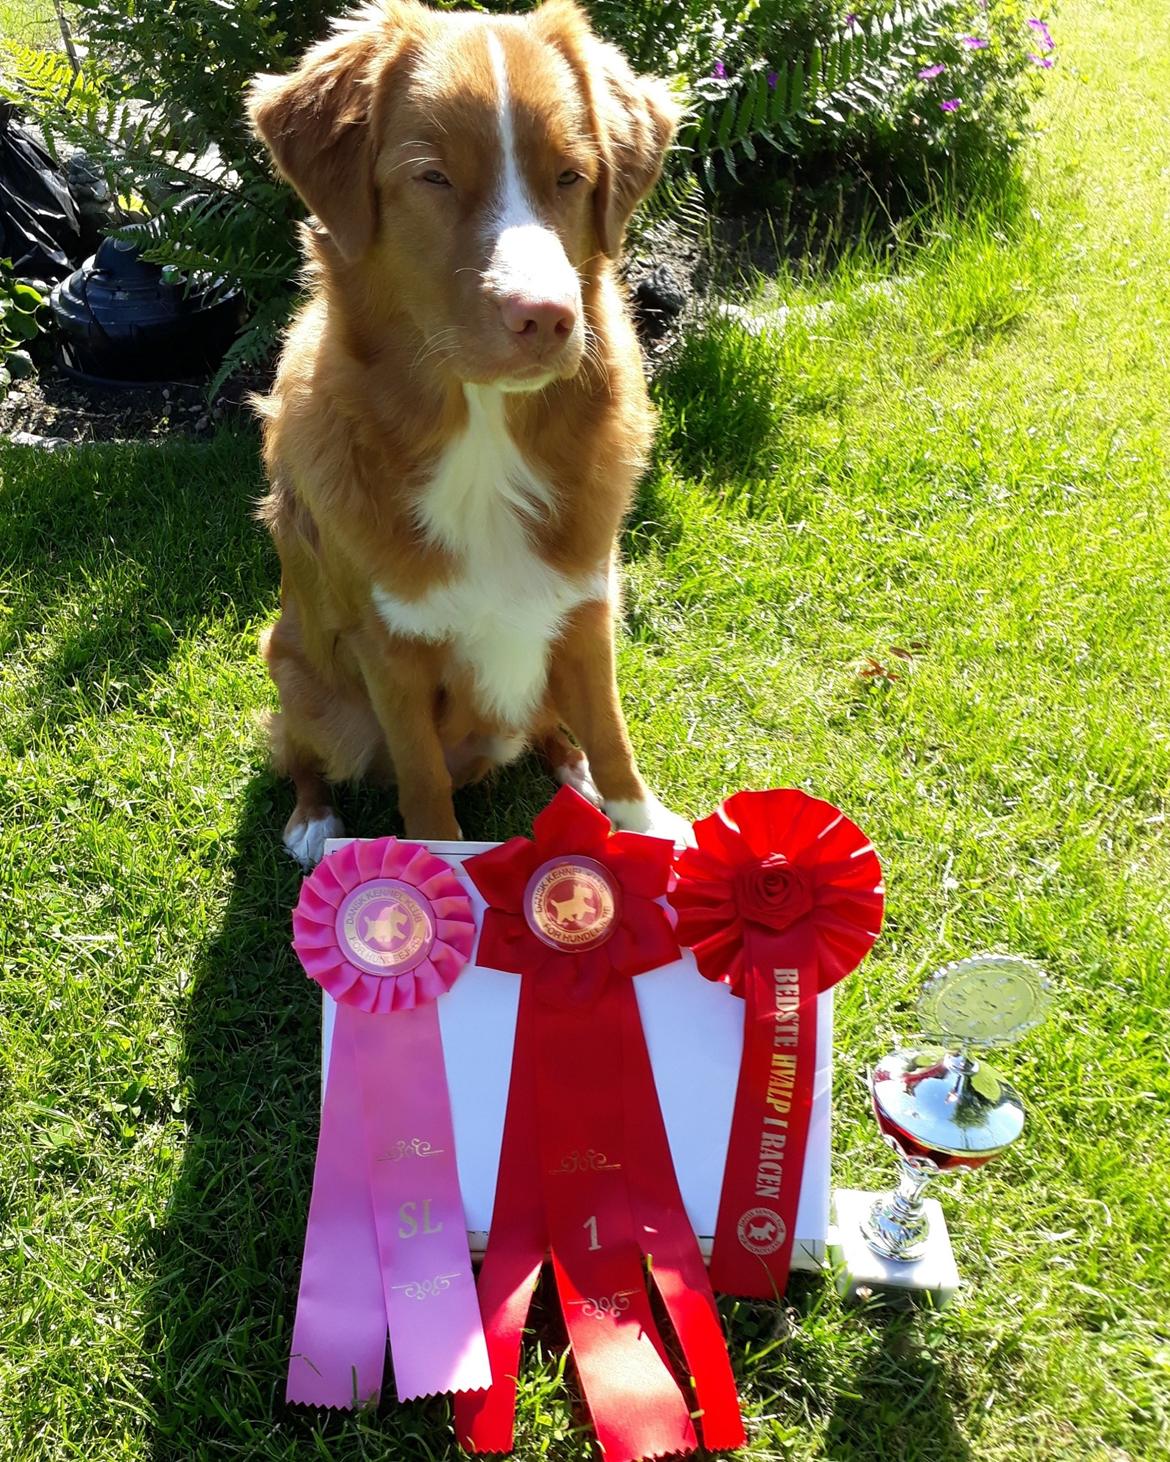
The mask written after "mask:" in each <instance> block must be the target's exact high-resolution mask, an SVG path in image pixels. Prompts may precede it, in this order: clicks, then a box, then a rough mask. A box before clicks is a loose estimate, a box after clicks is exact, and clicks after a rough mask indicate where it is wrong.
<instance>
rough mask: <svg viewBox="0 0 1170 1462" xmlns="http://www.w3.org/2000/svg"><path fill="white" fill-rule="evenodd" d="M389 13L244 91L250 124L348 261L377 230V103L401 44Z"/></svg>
mask: <svg viewBox="0 0 1170 1462" xmlns="http://www.w3.org/2000/svg"><path fill="white" fill-rule="evenodd" d="M390 11H391V7H389V6H387V7H385V10H384V12H383V15H382V16H379V17H377V18H371V19H370V20H365V19H363V20H361V21H359V22H357V23H355V24H354V25H352V26H349V27H345V28H343V29H340V30H339V31H338V32H337V33H336V34H334V35H332V36H330V37H329V39H328V40H325V41H322V42H321V43H320V44H319V45H317V46H314V47H313V49H312V50H311V51H309V52H308V54H307V55H306V56H305V57H304V59H303V60H302V61H301V64H300V65H299V66H298V67H297V69H296V70H295V71H293V72H291V73H290V74H289V75H287V76H258V77H257V78H256V79H255V80H254V81H253V82H252V85H251V87H250V88H249V91H248V115H249V117H250V118H251V121H252V126H253V127H254V128H255V129H256V132H257V133H258V134H259V136H260V137H261V139H262V140H263V141H264V143H265V145H266V146H267V148H268V150H269V152H271V154H272V156H273V159H274V160H275V162H276V166H277V168H278V170H279V171H280V173H281V174H282V175H283V176H284V177H285V178H286V179H287V180H288V181H289V182H290V183H291V184H292V186H293V187H294V188H295V189H296V190H297V192H298V193H299V194H300V195H301V197H302V198H303V199H304V201H305V203H306V204H307V206H308V207H309V209H310V210H311V211H312V212H313V213H315V214H316V215H317V218H318V219H319V220H320V222H321V223H322V225H323V226H324V227H325V228H326V229H327V230H328V232H329V236H330V237H331V238H332V240H333V242H334V243H335V244H336V245H337V247H338V249H340V251H341V253H342V255H343V256H344V257H345V258H347V259H356V258H358V257H359V256H360V255H361V254H363V253H364V252H365V251H366V250H367V249H368V248H369V247H370V245H371V244H372V243H373V241H374V236H375V234H376V233H377V228H378V211H377V197H376V193H375V188H374V161H375V156H376V152H377V146H376V140H375V136H374V126H373V112H374V103H375V99H376V97H377V94H378V90H379V87H380V86H381V84H382V82H383V80H384V78H385V77H386V74H387V72H388V70H389V68H390V67H391V66H392V65H393V63H394V61H395V59H396V58H397V57H398V56H399V55H400V54H401V52H402V49H403V44H404V43H403V39H402V34H401V31H400V30H399V29H397V28H394V27H392V25H391V13H390Z"/></svg>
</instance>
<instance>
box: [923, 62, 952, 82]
mask: <svg viewBox="0 0 1170 1462" xmlns="http://www.w3.org/2000/svg"><path fill="white" fill-rule="evenodd" d="M946 69H947V66H946V62H945V61H936V62H935V63H934V65H933V66H924V67H923V68H922V70H921V71H920V72H919V73H918V79H919V81H933V80H934V78H935V77H936V76H941V75H942V74H943V72H944V71H945V70H946Z"/></svg>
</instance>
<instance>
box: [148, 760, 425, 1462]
mask: <svg viewBox="0 0 1170 1462" xmlns="http://www.w3.org/2000/svg"><path fill="white" fill-rule="evenodd" d="M283 805H284V793H283V790H282V789H281V788H280V786H279V784H278V783H277V782H276V780H275V779H274V778H273V777H271V776H270V775H268V774H262V775H258V776H256V777H254V778H253V779H252V781H251V782H250V783H249V784H248V786H247V788H246V790H245V791H244V793H243V796H242V799H241V802H240V815H239V821H238V824H237V831H236V837H235V847H234V854H233V859H232V864H231V870H230V879H231V890H230V895H229V898H228V902H227V906H226V908H225V911H224V914H223V918H222V921H221V923H220V925H219V928H218V930H217V932H216V934H215V935H214V937H213V938H212V939H211V940H210V942H209V943H208V945H207V947H206V948H205V949H204V951H203V953H202V955H201V957H200V960H199V962H198V966H197V970H196V973H195V975H194V983H193V987H192V989H191V991H190V994H189V997H188V1002H187V1008H186V1012H185V1015H184V1018H183V1028H182V1032H181V1039H182V1056H181V1066H182V1075H183V1078H184V1085H185V1088H186V1090H187V1092H188V1093H189V1106H188V1110H187V1118H188V1135H187V1141H186V1150H185V1153H184V1159H183V1167H182V1172H181V1176H180V1178H179V1180H178V1183H177V1185H176V1187H175V1189H174V1192H173V1194H172V1197H171V1201H170V1204H169V1207H168V1211H167V1216H166V1221H165V1223H164V1224H163V1226H162V1227H161V1228H160V1229H159V1230H158V1231H157V1232H156V1233H155V1234H154V1235H153V1236H152V1237H151V1241H150V1242H151V1247H152V1249H153V1254H154V1270H155V1278H154V1281H153V1284H152V1286H151V1289H150V1291H149V1294H148V1297H147V1307H148V1312H149V1317H148V1322H147V1332H148V1340H147V1344H148V1347H149V1350H150V1352H151V1354H152V1356H153V1358H154V1362H153V1375H154V1389H153V1394H151V1395H150V1396H149V1397H148V1405H149V1414H150V1415H151V1416H152V1418H153V1420H154V1428H153V1432H152V1434H151V1438H150V1444H149V1455H150V1456H151V1457H153V1458H156V1459H158V1462H174V1459H178V1458H180V1457H181V1458H184V1459H186V1458H195V1457H204V1456H207V1457H213V1456H227V1455H232V1456H246V1457H249V1458H259V1457H263V1458H292V1457H297V1456H329V1457H331V1458H348V1457H355V1458H356V1457H364V1456H367V1455H370V1454H371V1453H372V1452H374V1451H376V1453H377V1455H381V1456H386V1455H393V1456H406V1455H410V1456H412V1457H418V1458H419V1459H420V1462H421V1459H424V1458H429V1457H435V1458H438V1457H445V1456H446V1455H447V1450H446V1444H447V1441H448V1440H449V1438H450V1430H449V1425H448V1421H447V1403H446V1401H444V1400H435V1401H427V1402H422V1403H419V1404H417V1405H412V1406H410V1407H409V1408H404V1409H402V1410H401V1411H399V1410H397V1409H394V1408H391V1409H390V1410H389V1411H388V1413H387V1414H385V1415H383V1416H381V1417H375V1416H372V1415H370V1416H350V1415H348V1414H344V1413H333V1412H322V1413H315V1412H305V1411H300V1410H297V1409H292V1408H286V1406H285V1404H284V1399H283V1398H284V1373H285V1366H286V1364H287V1360H288V1345H289V1337H290V1333H291V1325H292V1317H293V1311H294V1307H295V1302H296V1293H297V1279H298V1274H299V1268H300V1255H301V1246H302V1243H303V1239H304V1228H305V1214H306V1210H307V1205H308V1195H309V1188H310V1184H311V1180H312V1169H313V1156H314V1152H315V1147H316V1138H317V1127H318V1095H319V1086H318V1083H319V1076H318V1073H319V1069H320V1066H319V1059H318V1050H319V1039H320V1005H319V1000H318V997H317V990H316V987H315V986H314V985H312V984H311V983H310V982H309V981H308V980H307V979H305V977H304V975H303V974H302V972H301V970H300V968H299V966H298V965H297V963H296V961H295V958H294V956H293V954H292V950H291V948H290V944H289V939H290V923H289V911H290V909H291V908H292V905H293V903H294V902H295V900H296V897H297V894H298V891H299V886H300V875H299V872H298V871H297V869H296V868H295V866H294V865H293V863H292V862H291V861H290V860H289V859H288V857H287V856H286V855H285V853H284V851H283V849H282V848H281V847H280V842H279V836H278V829H279V825H280V818H281V815H282V808H283ZM396 1443H397V1444H398V1447H399V1448H401V1450H398V1449H396V1448H395V1444H396ZM387 1448H389V1449H390V1451H389V1452H387ZM408 1449H409V1451H408Z"/></svg>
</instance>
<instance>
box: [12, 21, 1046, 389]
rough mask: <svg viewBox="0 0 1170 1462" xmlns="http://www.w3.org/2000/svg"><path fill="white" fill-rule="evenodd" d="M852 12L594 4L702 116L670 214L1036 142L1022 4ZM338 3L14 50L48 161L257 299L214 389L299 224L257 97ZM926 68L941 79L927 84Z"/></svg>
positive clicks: (954, 162) (183, 256)
mask: <svg viewBox="0 0 1170 1462" xmlns="http://www.w3.org/2000/svg"><path fill="white" fill-rule="evenodd" d="M439 3H440V4H441V5H442V6H443V8H457V7H456V5H455V4H454V0H439ZM472 3H473V4H474V3H475V0H472ZM853 3H856V4H858V5H859V6H860V7H861V8H860V9H859V11H858V13H857V14H855V15H853V14H842V12H841V10H840V8H839V6H838V5H837V4H835V3H832V0H705V3H701V0H593V3H592V4H591V5H590V6H589V9H590V11H591V14H592V16H593V19H594V23H595V25H596V26H597V28H598V30H599V31H600V32H601V33H603V34H605V35H607V36H608V37H610V38H611V39H612V40H614V41H615V42H616V43H617V44H618V45H620V46H621V47H622V48H623V49H624V50H625V52H626V53H627V55H629V57H630V59H631V61H632V62H633V63H634V65H635V66H637V67H638V68H640V69H643V70H647V71H656V72H658V73H660V74H667V75H671V76H673V77H674V78H675V79H676V81H677V84H678V86H679V89H680V90H681V91H684V92H686V94H687V95H688V96H689V98H690V99H691V102H692V105H691V108H690V111H689V114H688V118H687V121H686V122H685V124H684V126H683V129H682V133H681V135H680V139H679V146H678V148H677V150H676V152H675V153H674V155H673V158H672V162H671V166H670V167H669V168H668V170H667V176H666V178H665V180H664V184H663V187H662V189H661V190H660V193H659V198H658V202H657V211H658V212H659V213H661V212H662V211H663V210H664V209H665V210H666V211H678V210H681V209H684V208H687V207H688V206H690V204H691V203H692V202H693V201H694V196H695V193H696V188H697V183H696V179H698V180H701V183H702V185H703V187H704V188H705V189H706V190H707V191H708V192H709V193H716V194H719V195H720V196H721V197H722V198H723V199H724V200H725V201H728V200H730V201H735V200H736V199H737V198H738V199H739V200H741V201H747V202H749V203H750V204H752V205H753V206H756V207H759V206H767V205H771V204H774V203H776V202H777V201H778V200H782V199H783V197H784V196H785V190H789V191H791V189H792V188H793V180H794V179H796V178H799V179H800V180H801V181H802V182H806V181H807V180H808V179H809V178H810V177H812V178H814V179H821V180H823V179H824V178H826V177H832V178H838V177H840V176H841V174H842V170H843V169H844V170H845V171H846V172H848V171H849V170H850V169H851V170H852V171H853V173H854V175H856V176H859V177H860V176H865V177H866V178H867V179H871V178H873V177H875V176H877V177H879V179H880V178H881V177H882V176H885V177H888V178H890V179H892V180H894V181H895V182H904V181H905V180H906V179H911V178H913V179H917V178H922V179H925V180H928V181H929V179H930V178H932V177H933V176H935V175H936V174H938V173H939V172H941V171H942V170H944V169H951V170H954V169H962V168H972V169H973V168H974V167H975V166H977V165H978V164H979V163H980V161H981V160H986V159H987V158H997V159H1000V158H1003V157H1004V156H1007V155H1008V154H1010V151H1011V149H1012V147H1013V146H1014V145H1015V142H1016V141H1018V139H1019V137H1020V136H1021V135H1022V134H1023V130H1024V120H1025V116H1026V111H1027V104H1028V96H1029V85H1028V84H1026V83H1029V82H1030V81H1031V80H1032V78H1034V77H1035V76H1036V75H1038V74H1039V70H1040V68H1041V67H1043V66H1046V65H1048V64H1050V63H1051V56H1050V55H1049V54H1048V46H1049V39H1048V38H1047V31H1044V34H1043V36H1041V35H1040V34H1039V33H1038V32H1037V31H1036V30H1035V29H1034V28H1033V29H1032V30H1031V31H1029V28H1028V24H1026V22H1028V21H1029V18H1028V17H1027V16H1026V15H1025V14H1024V12H1023V10H1022V9H1021V5H1022V0H988V3H987V8H986V9H984V8H983V5H982V4H981V0H872V3H870V4H868V5H864V4H863V0H853ZM337 8H338V3H337V0H231V3H228V0H167V3H166V4H165V5H163V4H143V3H142V0H75V4H74V6H73V12H74V16H75V24H76V27H77V30H78V32H79V34H80V36H81V38H82V39H83V40H84V42H85V45H86V48H87V52H86V54H87V60H86V66H85V70H84V72H83V74H82V75H81V76H80V77H77V76H75V75H74V73H73V70H72V68H71V67H70V66H69V65H68V63H67V61H66V60H65V58H64V57H63V56H61V55H59V54H56V53H51V52H50V53H46V52H37V51H32V50H29V49H27V48H21V47H19V46H10V47H8V71H9V73H10V75H11V76H12V77H13V78H14V85H15V88H16V90H18V91H19V92H20V93H21V94H22V95H23V96H24V98H25V99H26V101H28V102H29V103H30V104H31V106H32V107H33V110H34V111H35V112H36V113H37V115H38V117H39V118H40V120H41V122H42V124H43V125H44V127H45V130H46V133H47V135H48V137H49V140H50V144H51V145H54V144H56V143H59V142H68V143H72V144H75V145H78V146H81V147H84V148H85V150H86V151H87V152H88V153H89V154H90V156H91V157H92V158H93V159H94V160H95V161H97V162H98V163H99V164H100V165H101V167H102V168H103V170H104V171H105V173H106V176H107V181H108V183H109V185H110V189H111V193H112V195H113V196H114V197H115V198H116V199H118V200H119V201H120V202H121V204H122V206H123V208H124V209H126V210H131V211H139V212H141V211H145V212H147V213H149V215H150V216H151V218H152V239H151V245H150V248H149V249H148V254H149V255H150V256H151V257H153V258H155V259H157V260H159V261H160V262H163V263H170V264H174V265H177V266H179V267H180V268H182V269H184V270H187V271H200V272H203V273H206V274H210V275H212V276H225V277H226V278H228V279H230V280H231V281H232V282H235V283H238V284H240V285H241V286H242V287H243V288H244V290H245V291H246V294H247V296H248V300H249V303H250V306H251V310H252V326H251V329H250V330H249V331H248V333H247V334H245V336H244V337H243V338H242V339H241V340H240V341H239V342H238V343H237V345H236V346H235V347H234V348H233V351H232V352H231V354H230V356H229V358H228V360H227V362H226V363H225V371H224V372H222V373H221V376H222V374H225V373H226V372H227V371H230V370H232V369H234V368H236V367H238V366H240V365H242V364H245V363H248V362H249V361H252V360H256V359H259V358H260V357H262V356H263V355H264V354H265V353H266V352H267V351H268V350H269V348H270V347H271V344H272V342H273V340H274V339H275V336H276V334H277V332H278V330H279V328H280V325H281V323H282V321H283V319H284V318H285V316H286V314H287V309H288V301H289V298H290V294H291V289H292V282H293V280H294V279H295V277H296V272H297V257H296V247H295V228H294V225H295V223H296V221H297V219H299V217H300V216H301V211H302V210H301V207H300V204H299V202H298V201H297V199H296V197H295V195H294V194H293V193H292V191H291V190H290V189H288V188H286V187H285V186H283V185H282V184H279V183H277V182H276V180H275V179H274V178H273V176H272V172H271V169H270V167H269V164H268V161H267V159H266V157H265V156H264V154H263V151H262V149H261V148H260V146H259V144H258V143H257V142H256V140H255V138H253V137H252V135H251V133H250V132H249V130H248V127H247V125H246V122H245V118H244V113H243V94H244V90H245V88H246V86H247V83H248V81H249V80H250V78H251V77H252V76H254V75H255V74H256V73H257V72H261V71H275V70H281V69H284V68H287V67H288V66H290V65H292V64H293V63H294V62H295V61H296V59H297V57H298V56H299V55H300V54H301V53H302V52H303V51H304V49H305V48H306V47H307V46H308V45H309V44H310V43H311V42H312V41H313V40H315V39H317V38H318V37H319V36H320V35H321V34H323V33H324V31H325V29H326V28H327V25H328V19H329V16H330V15H331V14H332V13H333V12H334V11H335V10H336V9H337ZM463 8H465V7H463ZM476 8H479V9H486V10H493V11H516V10H526V9H529V8H531V6H530V5H529V4H527V3H525V0H488V3H486V4H479V5H477V6H476ZM1029 23H1031V24H1033V26H1035V25H1036V24H1039V22H1029ZM964 37H966V38H967V41H966V42H965V41H964ZM1029 40H1031V42H1032V49H1033V50H1034V51H1036V52H1037V53H1038V54H1037V55H1035V56H1034V57H1033V58H1032V59H1029V58H1028V54H1027V51H1028V42H1029ZM969 42H977V43H978V44H969ZM984 43H985V44H984ZM932 67H942V68H943V69H942V70H940V71H938V72H937V73H936V74H935V75H924V74H922V73H925V72H927V71H929V70H930V69H931V68H932ZM952 103H954V105H951V104H952Z"/></svg>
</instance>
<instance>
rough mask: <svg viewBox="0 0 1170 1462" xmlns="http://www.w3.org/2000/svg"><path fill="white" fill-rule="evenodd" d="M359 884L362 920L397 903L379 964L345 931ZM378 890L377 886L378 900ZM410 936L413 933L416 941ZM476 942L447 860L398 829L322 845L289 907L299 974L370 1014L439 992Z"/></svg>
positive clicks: (408, 1004) (433, 996) (468, 910)
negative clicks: (323, 851)
mask: <svg viewBox="0 0 1170 1462" xmlns="http://www.w3.org/2000/svg"><path fill="white" fill-rule="evenodd" d="M383 886H384V887H383ZM366 890H370V891H371V892H372V893H373V894H374V895H375V897H374V899H373V900H372V902H371V904H370V905H369V906H368V907H369V908H371V909H372V910H373V911H374V912H373V913H372V914H366V915H365V917H366V918H367V919H373V918H375V917H376V916H377V914H378V913H379V912H382V911H383V909H385V908H391V909H393V906H394V904H395V903H397V905H398V912H399V918H398V920H397V924H396V927H397V929H398V930H401V931H402V932H401V933H400V934H398V935H397V936H396V937H394V938H391V939H388V940H386V941H383V946H384V947H383V949H382V950H381V951H377V952H380V953H381V954H382V955H383V959H384V964H383V965H382V967H381V968H380V969H379V968H378V964H377V961H376V960H371V959H370V958H369V957H368V956H369V948H367V949H365V950H363V948H362V943H364V941H361V940H360V934H359V935H358V940H359V942H357V943H355V940H354V938H353V936H352V935H351V937H350V938H348V939H347V938H346V935H345V933H344V925H345V920H346V916H347V914H349V913H350V912H351V911H352V909H353V906H354V896H355V895H357V896H358V897H361V896H362V894H363V892H364V891H366ZM378 893H384V894H385V897H384V899H382V900H381V901H380V902H379V901H378V899H377V897H376V895H377V894H378ZM420 914H421V916H422V917H421V918H420ZM352 917H353V918H354V919H355V920H357V919H360V917H361V916H360V915H354V916H352ZM389 927H390V926H389V924H388V926H387V928H388V931H389ZM412 940H414V941H417V942H418V947H417V948H415V949H411V948H410V943H411V941H412ZM403 941H405V942H403ZM474 943H475V917H474V915H473V913H472V910H471V901H470V900H469V899H468V897H467V895H466V893H464V891H463V886H462V885H461V884H460V882H459V880H458V878H456V876H455V874H454V873H453V872H452V870H451V865H450V864H449V863H445V862H444V861H443V859H442V858H438V857H436V856H435V854H434V853H430V852H428V851H427V849H426V848H423V847H420V846H419V844H418V843H403V842H399V840H398V839H397V838H377V839H375V840H374V841H373V842H368V843H363V842H354V843H347V844H346V846H345V847H344V848H339V849H338V850H337V851H336V852H335V853H330V854H329V855H328V856H327V857H326V858H324V859H323V860H322V861H321V862H320V863H319V864H318V865H317V867H316V868H315V869H314V870H313V873H312V874H311V875H310V876H309V877H308V878H307V879H306V880H305V882H304V885H303V886H302V888H301V896H300V899H299V901H298V903H297V906H296V908H295V910H294V911H293V948H294V949H295V950H296V952H297V958H298V959H299V960H300V962H301V964H302V965H303V966H304V969H305V973H306V974H307V975H308V976H309V977H310V979H313V980H316V981H317V983H318V984H319V985H320V986H321V987H322V988H323V989H324V990H327V991H328V992H329V994H330V995H332V996H333V998H334V1000H336V1001H337V1002H338V1004H340V1005H354V1006H356V1007H357V1008H358V1009H359V1010H364V1011H366V1012H367V1013H368V1014H370V1015H388V1014H389V1013H390V1012H391V1011H394V1010H413V1009H414V1007H415V1006H416V1005H420V1004H422V1003H423V1002H424V1001H427V1000H436V999H438V997H439V996H440V995H442V994H443V992H444V991H445V990H449V989H450V988H451V986H452V985H453V984H454V982H455V977H456V975H458V973H459V971H460V970H461V969H462V968H463V966H464V965H465V964H466V963H467V961H468V960H469V959H470V958H471V950H472V947H473V945H474ZM396 946H397V947H396Z"/></svg>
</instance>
